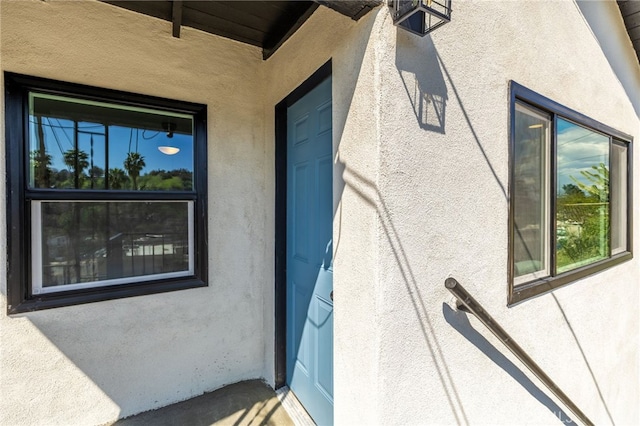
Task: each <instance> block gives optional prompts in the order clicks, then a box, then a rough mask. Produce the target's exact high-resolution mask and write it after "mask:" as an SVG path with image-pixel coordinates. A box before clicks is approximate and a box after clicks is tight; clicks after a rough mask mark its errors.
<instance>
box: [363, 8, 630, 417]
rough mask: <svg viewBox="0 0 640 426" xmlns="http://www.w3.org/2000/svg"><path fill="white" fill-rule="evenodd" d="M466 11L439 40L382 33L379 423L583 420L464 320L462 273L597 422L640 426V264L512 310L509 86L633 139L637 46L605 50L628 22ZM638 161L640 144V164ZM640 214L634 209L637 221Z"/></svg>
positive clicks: (554, 12)
mask: <svg viewBox="0 0 640 426" xmlns="http://www.w3.org/2000/svg"><path fill="white" fill-rule="evenodd" d="M454 3H455V10H454V13H453V18H452V19H453V20H452V22H451V23H450V24H447V25H445V26H444V27H442V28H440V29H438V30H437V31H436V32H434V33H433V35H432V36H427V37H425V38H422V39H421V38H418V37H414V36H411V35H409V34H406V33H404V32H401V31H397V30H396V29H395V28H393V27H392V26H391V25H389V24H388V22H386V23H385V24H384V25H381V26H380V27H379V28H375V29H374V32H377V33H378V34H379V39H378V42H379V43H380V46H379V47H378V50H379V51H381V52H384V55H383V56H381V58H380V67H381V71H380V77H381V80H382V81H381V83H380V85H379V86H380V88H381V91H382V92H381V95H380V98H381V99H382V104H381V117H380V123H381V126H380V154H379V158H380V172H379V173H380V174H379V180H378V185H379V191H380V194H381V199H380V200H379V203H378V210H379V213H380V221H381V230H382V234H381V236H380V246H379V252H380V259H379V265H380V266H379V270H380V282H379V288H380V292H381V294H380V298H379V300H380V301H381V303H380V304H379V311H378V313H377V321H379V323H380V327H381V334H380V336H379V339H380V354H379V368H378V371H379V379H378V380H379V382H380V386H379V389H380V394H379V395H378V398H379V403H380V417H379V418H378V422H379V423H380V424H418V423H420V424H433V423H437V424H443V423H444V424H456V423H458V424H467V423H469V424H553V423H558V421H559V420H562V421H564V420H567V416H569V417H570V416H571V413H570V412H569V411H567V410H566V408H564V407H563V406H562V405H561V404H557V405H556V402H554V399H553V397H550V395H551V394H550V392H549V391H547V389H546V388H544V387H543V386H542V385H541V384H539V383H538V382H537V381H536V380H535V379H532V378H531V377H532V375H531V374H529V373H528V371H527V370H526V369H525V368H524V367H523V366H522V365H521V364H520V363H519V362H518V361H517V360H515V359H514V357H512V356H511V355H510V354H509V353H507V352H506V350H505V349H503V347H502V346H501V344H500V343H499V342H497V341H496V339H494V338H493V337H492V336H491V334H490V333H489V332H488V331H487V330H486V329H485V328H484V327H483V326H482V325H481V324H480V323H479V322H478V321H476V320H475V319H474V318H470V316H469V315H466V314H464V313H460V312H456V311H455V310H454V309H452V307H453V306H455V304H454V303H453V301H452V297H451V296H450V295H449V293H448V292H447V291H446V289H445V288H444V285H443V283H444V280H445V279H446V278H447V277H449V276H452V277H454V278H456V279H458V280H459V281H460V282H461V283H462V284H463V285H464V286H465V287H466V288H467V290H469V292H470V293H471V294H472V295H474V296H475V297H476V298H477V299H478V300H479V301H480V302H481V303H482V304H483V305H484V306H485V308H486V309H487V311H488V312H490V313H491V314H492V315H493V316H494V317H495V318H496V319H497V320H498V322H499V323H501V324H502V325H503V326H504V328H505V329H506V330H507V331H508V332H509V333H511V334H512V336H513V337H514V339H515V340H516V341H518V342H519V343H520V345H521V346H522V347H523V348H525V350H527V351H528V352H529V354H530V355H531V356H532V358H533V359H534V360H536V361H537V362H538V363H539V365H540V366H541V367H542V368H543V369H545V370H546V371H547V372H548V374H549V375H550V376H551V377H552V378H553V380H555V381H556V383H557V384H559V385H560V387H561V388H562V389H563V390H564V391H565V392H566V393H567V394H568V395H569V396H570V397H571V398H572V399H573V400H574V401H575V402H576V404H577V405H578V406H579V407H580V408H581V409H582V410H584V412H585V413H586V414H587V415H588V416H589V417H590V418H591V419H592V420H593V421H594V422H595V423H596V424H611V423H613V422H615V423H616V424H637V423H638V422H639V421H640V418H639V413H638V407H639V406H640V389H639V384H638V374H639V368H638V366H639V363H638V361H639V360H638V348H639V345H638V336H639V328H638V312H637V309H636V308H635V305H636V304H637V301H638V297H639V293H638V279H639V278H638V277H640V268H639V262H638V260H637V257H636V259H634V260H633V261H629V262H626V263H624V264H622V265H619V266H616V267H614V268H611V269H609V270H606V271H604V272H601V273H599V274H597V275H594V276H591V277H589V278H585V279H582V280H579V281H578V282H575V283H573V284H571V285H569V286H566V287H564V288H562V289H559V290H557V291H555V292H554V293H553V294H547V295H543V296H540V297H538V298H536V299H533V300H529V301H526V302H524V303H522V304H520V305H517V306H515V307H512V308H507V307H506V302H507V295H506V293H507V253H508V200H507V194H508V185H509V181H508V170H509V161H508V131H509V125H508V124H509V119H508V111H509V98H508V88H509V80H515V81H517V82H518V83H520V84H522V85H524V86H526V87H528V88H530V89H532V90H534V91H536V92H539V93H541V94H543V95H545V96H547V97H549V98H551V99H553V100H555V101H557V102H559V103H561V104H564V105H566V106H568V107H570V108H572V109H575V110H577V111H580V112H582V113H584V114H586V115H588V116H590V117H592V118H594V119H596V120H599V121H601V122H603V123H605V124H607V125H609V126H612V127H614V128H616V129H619V130H620V131H623V132H626V133H627V134H631V135H633V136H634V137H635V143H636V144H637V143H638V140H640V139H639V137H640V122H639V120H638V116H637V114H636V112H635V111H634V105H633V103H634V102H637V100H638V99H639V98H640V90H638V86H637V82H638V81H640V69H639V68H640V67H638V64H637V62H633V61H629V60H626V59H625V58H627V57H632V56H631V55H632V54H633V53H632V52H631V51H630V50H629V47H630V46H629V44H628V42H627V43H626V44H623V45H622V47H623V48H622V50H619V51H611V50H605V51H604V52H603V50H602V49H603V48H606V44H604V43H603V44H599V40H598V39H597V38H596V37H595V35H594V34H598V33H599V32H600V33H603V32H608V33H618V34H619V33H620V31H619V30H620V29H621V28H623V27H622V25H623V23H622V20H621V18H620V15H619V11H618V10H617V8H616V6H615V3H614V2H608V3H595V2H590V4H589V5H590V6H591V7H593V8H595V9H597V11H596V13H593V14H592V17H591V18H592V19H591V20H587V19H585V17H584V16H583V14H582V13H581V10H580V8H579V7H577V5H576V4H575V3H574V2H573V1H553V2H532V1H527V2H525V1H517V2H506V1H483V2H461V1H459V2H454ZM594 17H596V18H597V19H594ZM590 26H591V27H590ZM594 28H595V30H594ZM611 29H613V30H611ZM601 46H603V47H601ZM620 55H627V56H623V57H620ZM610 61H611V62H610ZM613 62H615V66H616V68H613V67H612V63H613ZM621 74H624V75H621ZM621 76H622V77H624V79H622V78H621ZM620 80H623V81H624V82H625V85H624V86H623V84H621V83H620ZM634 81H635V82H636V83H635V86H634V83H633V82H634ZM434 105H435V106H434ZM638 154H639V152H638V149H637V146H636V149H635V153H634V163H635V166H637V165H638ZM635 169H636V170H637V167H635ZM636 182H637V179H636ZM638 187H639V186H638V185H635V197H634V198H635V199H636V200H638V194H639V192H638ZM408 194H410V195H408ZM638 211H639V210H638V203H637V202H636V204H635V208H634V212H635V214H634V216H635V218H636V219H637V218H638V217H639V216H638ZM638 229H639V228H638V227H637V226H636V227H635V233H634V241H636V244H635V248H636V250H637V247H638V245H637V242H638V241H640V240H639V239H638V237H639V233H638ZM636 256H637V254H636ZM630 305H631V306H630ZM523 372H524V373H523Z"/></svg>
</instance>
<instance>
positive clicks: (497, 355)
mask: <svg viewBox="0 0 640 426" xmlns="http://www.w3.org/2000/svg"><path fill="white" fill-rule="evenodd" d="M442 313H443V315H444V319H445V320H446V321H447V323H449V325H451V326H452V327H453V328H454V329H455V330H456V331H457V332H458V333H460V334H461V335H462V336H463V337H464V338H466V339H467V340H468V341H469V342H470V343H472V344H473V345H474V346H475V347H476V348H478V350H480V352H482V353H483V354H485V355H486V356H487V358H489V359H490V360H491V361H493V362H494V363H495V364H496V365H497V366H498V367H500V368H502V369H503V370H504V371H505V372H506V373H507V374H509V375H510V376H511V377H512V378H513V379H514V380H515V381H516V382H518V383H519V384H520V385H521V386H522V387H523V388H525V390H526V391H527V392H529V394H530V395H531V396H533V397H534V398H535V399H537V400H538V401H539V402H540V403H541V404H542V405H544V406H545V407H547V408H548V409H549V411H551V412H552V413H553V415H554V416H556V417H557V418H558V420H560V421H561V422H562V423H563V424H566V425H575V426H577V423H575V422H574V421H573V420H571V418H570V417H569V416H568V415H567V414H566V413H565V411H564V410H563V409H562V408H560V406H558V404H556V403H555V402H554V401H553V400H552V399H551V398H550V397H548V396H547V395H546V394H545V393H544V392H543V391H542V390H540V388H538V386H536V385H535V383H533V382H532V381H531V379H529V378H528V377H527V376H526V375H525V374H524V373H523V372H522V370H520V369H519V368H518V367H517V366H516V365H515V364H514V363H513V362H511V361H510V360H509V358H507V357H506V356H504V355H503V354H502V353H501V352H500V351H499V350H498V349H496V347H495V346H493V345H492V344H491V343H490V342H489V341H488V340H487V339H486V338H485V337H484V336H482V334H480V333H479V332H478V331H476V330H475V329H474V328H473V327H472V326H471V323H470V322H469V318H468V317H467V314H465V313H464V312H461V311H457V312H456V311H454V310H453V309H451V308H450V307H449V306H448V305H447V304H446V303H443V304H442Z"/></svg>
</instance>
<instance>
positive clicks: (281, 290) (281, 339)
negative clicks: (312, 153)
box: [275, 59, 332, 389]
mask: <svg viewBox="0 0 640 426" xmlns="http://www.w3.org/2000/svg"><path fill="white" fill-rule="evenodd" d="M331 71H332V70H331V59H329V61H328V62H326V63H325V64H324V65H322V66H321V67H320V68H318V70H317V71H315V72H314V73H313V74H312V75H311V76H310V77H309V78H307V79H306V80H305V81H304V82H303V83H302V84H300V86H298V87H297V88H296V89H294V90H293V91H292V92H291V93H289V95H287V97H285V98H284V99H283V100H282V101H280V102H279V103H278V104H277V105H276V108H275V130H276V146H275V148H276V150H275V154H276V155H275V172H276V182H275V183H276V185H275V186H276V188H275V189H276V194H275V196H276V200H275V201H276V203H275V273H276V274H275V275H276V276H275V388H276V389H279V388H281V387H283V386H285V385H286V382H287V109H288V108H289V107H290V106H291V105H293V104H294V103H296V102H297V101H298V100H300V99H301V98H302V97H303V96H304V95H306V94H307V93H309V92H310V91H311V90H313V89H314V88H315V87H316V86H317V85H318V84H320V83H321V82H322V81H324V80H325V79H326V78H327V77H330V76H331V74H332V72H331Z"/></svg>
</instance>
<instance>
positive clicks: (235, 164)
mask: <svg viewBox="0 0 640 426" xmlns="http://www.w3.org/2000/svg"><path fill="white" fill-rule="evenodd" d="M455 4H456V8H455V11H454V17H453V21H452V22H451V23H449V24H447V25H445V26H444V27H442V28H440V29H439V30H437V31H436V32H435V33H434V34H433V35H432V36H428V37H425V38H418V37H415V36H411V35H408V34H405V33H403V32H402V31H398V30H397V29H396V28H395V27H393V26H392V25H391V22H390V16H389V13H388V11H387V9H386V8H385V7H382V8H380V9H377V10H375V11H374V12H372V13H370V14H369V15H367V16H365V17H364V18H363V19H361V20H360V21H358V22H354V21H351V20H350V19H348V18H345V17H343V16H340V15H338V14H337V13H336V12H333V11H331V10H328V9H326V8H320V9H318V10H317V11H316V12H315V13H314V15H313V16H312V17H311V18H310V19H309V21H307V22H306V23H305V24H304V25H303V26H302V28H301V29H300V30H299V31H298V32H297V33H296V34H294V36H293V37H292V38H291V39H290V40H288V41H287V42H286V43H285V44H284V45H283V46H282V47H281V48H280V49H279V50H278V51H277V52H276V53H275V54H274V55H273V56H272V57H271V58H270V59H269V60H268V61H262V60H261V56H260V51H259V50H258V49H256V48H252V47H248V46H246V45H242V44H240V43H235V42H232V41H228V40H224V39H221V38H218V37H215V36H210V35H206V34H203V33H201V32H199V31H195V30H191V29H188V28H183V29H182V35H181V38H180V39H175V38H172V37H171V32H170V24H169V23H167V22H163V21H160V20H157V19H154V18H149V17H143V16H141V15H137V14H134V13H132V12H128V11H126V10H121V9H119V8H116V7H112V6H110V5H107V4H101V3H96V2H60V1H47V2H42V1H37V0H33V1H16V2H14V1H6V0H3V1H2V2H0V18H1V21H0V27H1V33H0V36H1V39H0V43H1V50H0V68H1V69H2V70H9V71H14V72H20V73H25V74H32V75H38V76H43V77H49V78H54V79H61V80H67V81H73V82H77V83H85V84H91V85H96V86H100V87H107V88H114V89H120V90H127V91H132V92H137V93H143V94H150V95H156V96H163V97H168V98H177V99H181V100H186V101H193V102H199V103H205V104H207V105H208V108H209V109H208V111H209V119H208V126H209V127H208V138H209V158H208V161H209V191H210V194H209V200H210V201H209V232H210V235H209V257H210V260H209V271H210V282H209V287H206V288H202V289H193V290H186V291H181V292H173V293H166V294H160V295H153V296H144V297H137V298H130V299H121V300H115V301H108V302H100V303H92V304H87V305H81V306H75V307H68V308H58V309H52V310H47V311H42V312H36V313H30V314H23V315H17V316H12V317H7V316H6V315H4V314H3V312H5V311H6V306H5V303H6V302H5V299H4V295H5V294H6V283H5V279H4V278H3V277H5V276H6V274H5V272H6V271H5V269H4V268H5V266H4V265H5V260H6V257H5V254H4V253H5V252H6V247H5V246H4V245H5V244H6V243H5V240H6V235H5V234H6V233H5V229H4V227H0V277H1V278H0V283H1V286H0V293H2V297H0V382H1V383H2V385H1V386H2V387H0V390H1V391H2V394H1V395H0V396H1V397H0V413H1V414H0V424H43V423H47V424H55V423H57V424H96V423H103V422H106V421H109V420H113V419H115V418H117V417H122V416H126V415H129V414H133V413H136V412H139V411H144V410H148V409H152V408H155V407H159V406H162V405H166V404H168V403H171V402H175V401H178V400H181V399H186V398H189V397H191V396H194V395H198V394H200V393H202V392H204V391H207V390H212V389H215V388H217V387H220V386H222V385H224V384H226V383H231V382H235V381H238V380H242V379H245V378H256V377H264V378H265V379H266V380H267V381H268V382H269V383H271V384H273V381H274V378H273V374H274V370H273V365H274V355H273V353H274V346H273V335H274V332H273V328H274V323H273V317H274V307H273V300H274V283H273V276H274V265H273V252H274V240H273V235H274V233H275V231H274V221H275V218H274V197H273V194H274V191H275V187H274V174H275V170H274V150H275V142H274V136H273V135H274V106H275V104H277V103H278V102H279V101H280V100H282V99H283V98H284V97H285V96H286V95H287V94H289V93H290V92H291V91H292V90H293V89H295V88H296V87H297V86H298V85H299V84H300V83H301V82H302V81H304V80H305V79H306V78H307V77H308V76H309V75H310V74H312V73H313V71H315V70H316V69H317V68H319V67H320V66H321V65H322V64H324V63H325V62H326V61H327V60H329V59H330V58H331V59H332V67H333V121H334V130H333V132H334V136H333V138H334V154H335V158H334V161H335V163H334V164H335V166H334V210H335V216H334V250H335V256H334V292H335V305H334V314H335V318H334V327H335V331H334V340H335V342H334V356H335V361H334V368H335V371H334V372H335V374H334V376H335V379H334V381H335V389H334V391H335V410H336V413H335V418H336V422H337V423H338V424H433V423H437V424H455V423H470V424H515V423H520V424H522V423H529V424H532V423H533V424H535V423H538V424H541V423H554V422H557V421H558V417H562V419H566V418H565V417H563V416H564V413H561V410H563V409H564V408H563V407H562V406H561V405H555V403H554V401H553V399H551V398H550V397H549V392H548V391H547V390H546V389H545V388H544V387H542V385H540V384H538V383H537V382H536V381H535V380H534V379H531V375H529V374H528V373H527V372H526V371H525V370H524V367H522V366H521V365H520V364H519V363H518V361H516V360H514V359H513V358H512V357H511V356H510V355H509V354H507V353H505V351H504V350H503V349H502V347H501V346H500V344H499V343H498V342H496V341H495V339H493V338H492V337H491V336H490V335H489V333H488V332H487V331H486V330H484V329H483V328H482V326H481V325H480V324H479V323H478V322H477V321H475V320H474V319H473V318H469V317H468V316H466V315H464V314H460V313H457V312H455V311H454V310H452V309H451V306H453V302H452V298H451V297H450V296H449V294H448V293H447V292H446V290H445V289H444V280H445V279H446V278H447V277H448V276H453V277H455V278H457V279H458V280H460V281H461V282H462V283H463V284H464V285H465V287H466V288H467V289H468V290H469V291H470V292H471V293H472V294H474V296H476V298H477V299H478V300H479V301H480V302H481V303H483V304H484V305H485V307H486V308H487V310H488V311H489V312H490V313H491V314H492V315H494V317H496V319H497V320H498V321H499V322H500V323H501V324H502V325H503V326H504V327H505V328H506V329H507V330H508V331H509V332H510V333H512V335H513V337H514V338H515V339H516V340H517V341H518V342H519V343H520V344H521V345H522V346H523V347H524V348H525V349H526V350H528V351H529V352H530V354H531V356H532V357H533V358H534V359H535V360H536V361H537V362H539V364H540V365H541V366H542V367H543V368H545V369H546V370H547V371H548V373H549V374H550V376H551V377H552V378H553V379H554V380H556V382H557V383H558V384H559V385H560V386H561V387H562V388H563V389H564V390H565V391H566V392H567V393H568V394H569V395H570V396H571V397H572V398H574V400H575V402H576V403H577V404H578V405H579V406H580V407H581V408H583V409H584V410H585V412H586V413H587V415H589V416H590V417H591V418H592V420H594V421H595V422H596V424H607V423H611V420H610V419H611V418H612V419H613V420H614V421H615V423H616V424H634V423H638V422H640V418H639V414H638V406H639V405H640V404H639V403H638V402H639V398H640V396H639V395H640V389H639V386H640V385H639V384H638V381H637V377H638V375H639V374H640V371H639V368H638V364H639V360H638V336H639V334H640V330H639V326H638V315H637V312H636V311H637V310H636V311H634V303H637V301H638V298H639V293H638V289H637V280H638V276H640V266H639V262H638V261H637V260H633V261H631V262H627V263H625V264H623V265H619V266H617V267H615V268H613V269H610V270H607V271H604V272H602V273H600V274H597V275H595V276H593V277H589V278H586V279H583V280H581V281H580V282H576V283H574V284H572V285H570V286H567V287H565V288H563V289H560V290H557V291H556V292H554V293H553V294H548V295H544V296H541V297H538V298H536V299H533V300H530V301H527V302H525V303H522V304H520V305H518V306H516V307H513V308H506V306H505V305H506V289H507V232H508V216H507V199H506V191H507V187H508V184H509V183H508V179H507V176H508V158H507V157H508V150H507V139H508V138H507V136H508V108H509V105H508V82H509V80H515V81H517V82H519V83H521V84H523V85H525V86H527V87H529V88H530V89H532V90H535V91H537V92H539V93H542V94H543V95H545V96H547V97H550V98H552V99H554V100H556V101H558V102H560V103H563V104H565V105H567V106H568V107H570V108H573V109H576V110H578V111H580V112H582V113H584V114H586V115H589V116H591V117H593V118H594V119H597V120H599V121H601V122H603V123H605V124H607V125H609V126H612V127H615V128H617V129H619V130H621V131H623V132H626V133H628V134H632V135H634V137H635V138H636V140H637V139H638V138H640V121H639V120H638V117H637V114H636V113H634V109H633V102H637V99H638V95H639V92H638V89H637V83H638V82H639V81H640V71H639V69H638V66H637V64H635V63H633V62H629V61H626V60H625V56H624V55H625V54H629V49H630V46H627V48H626V50H624V49H623V51H622V52H623V53H622V54H621V53H620V52H617V53H616V52H613V51H612V50H611V49H607V48H606V46H607V42H602V41H600V44H598V42H599V40H598V39H597V35H598V34H603V33H604V29H606V28H608V26H609V27H611V26H612V27H613V28H616V29H619V28H620V26H621V25H622V22H621V20H620V17H619V15H618V14H616V12H617V11H616V9H615V5H614V4H613V3H611V2H609V3H606V4H599V5H596V6H592V5H590V7H592V8H596V10H595V11H594V9H590V18H589V19H585V17H584V16H583V14H582V13H581V10H580V8H578V7H576V4H575V3H574V2H573V1H568V0H567V1H562V2H558V1H553V2H522V1H518V2H506V1H505V2H500V1H495V2H493V1H482V2H471V1H469V2H463V1H460V2H455ZM88 16H93V18H92V19H88V18H87V17H88ZM589 25H591V26H592V27H591V28H590V27H589ZM592 30H593V31H592ZM601 46H603V47H601ZM602 49H605V52H604V53H603V50H602ZM612 63H615V66H614V65H612ZM634 67H635V68H634ZM620 81H621V82H622V83H620ZM568 82H571V84H568ZM432 100H435V101H436V103H437V104H438V109H437V111H436V110H435V109H434V106H433V105H434V104H433V103H432ZM0 102H1V101H0ZM0 122H1V123H0V126H4V120H0ZM0 138H1V139H0V152H1V153H2V155H4V143H5V141H4V130H3V129H2V131H1V132H0ZM634 155H635V161H634V163H635V164H636V165H637V164H638V155H640V154H639V153H638V150H637V149H636V150H635V154H634ZM0 160H1V161H0V176H4V158H2V159H0ZM636 169H637V167H636ZM638 187H639V186H638V185H636V197H635V198H636V199H640V197H638V196H637V194H638V189H637V188H638ZM0 191H1V192H0V196H2V197H4V191H5V185H4V180H3V179H2V181H0ZM4 214H5V213H4V210H1V211H0V223H5V217H4ZM635 217H636V218H638V217H640V214H639V210H638V207H637V203H636V208H635ZM638 229H640V227H637V226H636V227H635V238H634V240H635V241H639V238H640V236H639V235H638V234H639V232H638ZM636 246H637V244H636ZM229 330H233V332H229ZM523 371H524V373H523ZM558 413H560V414H558ZM567 414H569V413H567Z"/></svg>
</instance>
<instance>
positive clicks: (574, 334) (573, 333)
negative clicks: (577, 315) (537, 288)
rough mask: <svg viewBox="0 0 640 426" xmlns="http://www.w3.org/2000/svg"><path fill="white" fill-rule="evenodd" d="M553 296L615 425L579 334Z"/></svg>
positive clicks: (554, 296) (613, 423) (553, 295)
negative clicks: (579, 339)
mask: <svg viewBox="0 0 640 426" xmlns="http://www.w3.org/2000/svg"><path fill="white" fill-rule="evenodd" d="M551 296H552V297H553V300H554V301H555V302H556V305H558V309H560V313H561V314H562V318H564V321H565V322H566V323H567V326H568V327H569V331H570V332H571V335H572V336H573V339H574V340H575V342H576V346H577V347H578V349H579V350H580V354H581V355H582V359H583V360H584V363H585V365H586V366H587V369H588V370H589V374H590V375H591V379H592V380H593V384H594V385H595V386H596V390H597V391H598V397H599V398H600V401H602V405H603V406H604V409H605V411H606V412H607V416H609V420H611V424H612V425H615V424H616V422H614V421H613V416H611V412H610V411H609V407H608V406H607V403H606V402H605V400H604V396H603V395H602V391H601V390H600V386H599V385H598V381H597V380H596V376H595V374H593V370H592V369H591V364H589V361H588V360H587V355H586V354H585V353H584V350H583V349H582V345H581V344H580V341H578V336H577V335H576V332H575V331H574V330H573V327H572V326H571V323H570V322H569V318H567V314H565V312H564V309H562V306H561V305H560V301H558V298H557V297H556V295H555V294H553V293H551Z"/></svg>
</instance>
